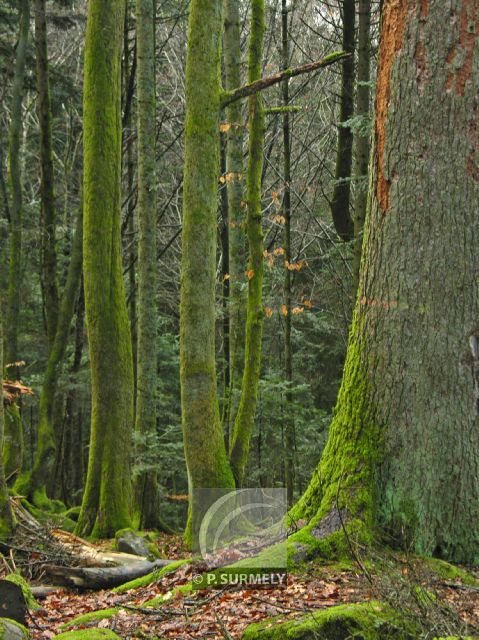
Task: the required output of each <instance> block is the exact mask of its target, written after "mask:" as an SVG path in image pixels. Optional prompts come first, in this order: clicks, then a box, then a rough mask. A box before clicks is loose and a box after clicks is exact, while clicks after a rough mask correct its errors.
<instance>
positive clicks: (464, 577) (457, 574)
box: [424, 558, 479, 587]
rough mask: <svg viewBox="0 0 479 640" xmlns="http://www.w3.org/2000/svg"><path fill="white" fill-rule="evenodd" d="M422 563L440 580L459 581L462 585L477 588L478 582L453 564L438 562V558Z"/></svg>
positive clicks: (425, 560)
mask: <svg viewBox="0 0 479 640" xmlns="http://www.w3.org/2000/svg"><path fill="white" fill-rule="evenodd" d="M424 562H425V563H426V564H427V566H428V567H429V568H430V569H432V571H434V573H437V575H438V576H439V577H440V578H443V579H444V580H458V579H459V580H460V581H461V582H462V583H463V584H467V585H469V586H472V587H478V586H479V580H478V579H477V578H476V577H475V576H473V575H472V573H469V572H468V571H466V570H465V569H462V568H461V567H457V566H456V565H454V564H451V563H449V562H446V561H445V560H440V559H439V558H425V559H424Z"/></svg>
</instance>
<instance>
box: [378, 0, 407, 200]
mask: <svg viewBox="0 0 479 640" xmlns="http://www.w3.org/2000/svg"><path fill="white" fill-rule="evenodd" d="M408 5H409V3H408V0H390V2H386V4H385V7H384V17H383V27H382V32H381V44H380V48H379V69H378V84H377V93H376V140H377V153H378V156H377V157H378V182H377V190H376V195H377V199H378V202H379V206H380V207H381V210H382V211H383V212H384V213H386V211H388V209H389V181H388V180H387V179H386V177H385V175H384V169H383V163H384V148H385V145H386V122H387V114H388V107H389V98H390V94H391V90H390V82H391V70H392V66H393V62H394V58H395V56H396V54H397V53H398V51H400V49H401V46H402V41H403V34H404V26H405V24H406V17H407V14H408Z"/></svg>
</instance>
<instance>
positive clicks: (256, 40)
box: [230, 0, 265, 486]
mask: <svg viewBox="0 0 479 640" xmlns="http://www.w3.org/2000/svg"><path fill="white" fill-rule="evenodd" d="M264 31H265V22H264V0H253V3H252V5H251V35H250V45H249V60H248V76H249V77H248V81H249V83H250V84H251V83H252V82H255V81H256V80H259V79H260V78H261V75H262V60H263V44H264ZM248 112H249V143H248V151H249V154H248V169H247V177H246V202H247V218H246V231H247V236H248V245H249V261H248V272H247V277H248V306H247V315H246V337H245V357H244V369H243V380H242V385H241V399H240V403H239V407H238V414H237V416H236V420H235V424H234V431H233V438H232V441H231V453H230V460H231V468H232V471H233V475H234V477H235V480H236V484H237V485H238V486H241V485H242V483H243V478H244V473H245V469H246V464H247V462H248V453H249V443H250V439H251V434H252V431H253V427H254V417H255V413H256V403H257V396H258V385H259V377H260V372H261V351H262V337H263V319H264V310H263V266H264V259H263V230H262V201H261V195H262V188H261V187H262V173H263V162H264V129H265V125H264V110H263V105H262V99H261V94H260V93H254V94H252V95H251V96H250V97H249V99H248Z"/></svg>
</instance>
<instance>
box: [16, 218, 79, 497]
mask: <svg viewBox="0 0 479 640" xmlns="http://www.w3.org/2000/svg"><path fill="white" fill-rule="evenodd" d="M82 226H83V215H82V213H81V210H80V211H79V213H78V216H77V223H76V229H75V238H74V241H73V246H72V252H71V257H70V264H69V265H68V273H67V280H66V282H65V289H64V291H63V295H62V300H61V305H60V312H59V314H58V315H57V324H56V331H55V340H54V341H53V344H52V347H51V349H50V354H49V357H48V363H47V370H46V372H45V378H44V380H43V385H42V392H41V395H40V408H39V420H38V436H37V449H36V452H35V461H34V465H33V470H32V474H31V478H30V486H29V496H30V497H31V499H32V501H33V503H34V504H37V505H41V504H42V503H44V501H45V495H46V487H47V486H48V482H49V480H50V486H51V484H52V482H51V479H52V478H54V477H55V475H54V469H55V449H56V442H55V434H54V429H53V418H54V406H55V398H56V395H57V387H58V379H59V376H60V372H61V368H62V365H63V361H64V358H65V352H66V348H67V345H68V338H69V335H70V328H71V324H72V318H73V314H74V312H75V305H76V302H77V298H78V290H79V288H80V281H81V274H82V253H83V251H82V245H83V229H82Z"/></svg>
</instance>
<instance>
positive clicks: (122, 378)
mask: <svg viewBox="0 0 479 640" xmlns="http://www.w3.org/2000/svg"><path fill="white" fill-rule="evenodd" d="M124 10H125V3H124V1H123V0H90V2H89V5H88V19H87V31H86V42H85V81H84V102H83V119H84V186H83V199H84V223H83V272H84V285H85V286H84V289H85V309H86V317H87V326H88V341H89V349H90V363H91V382H92V413H91V436H90V457H89V463H88V473H87V480H86V486H85V492H84V495H83V503H82V510H81V513H80V517H79V521H78V532H79V533H80V534H83V535H89V534H93V535H94V536H99V537H109V536H112V535H113V534H114V533H115V531H117V530H118V529H122V528H124V527H128V526H130V525H131V506H132V505H131V479H130V478H131V475H130V463H131V460H130V455H131V433H132V426H133V385H134V381H133V358H132V347H131V335H130V326H129V321H128V311H127V307H126V300H125V287H124V282H123V276H122V260H121V236H120V215H121V54H122V44H123V20H124Z"/></svg>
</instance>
